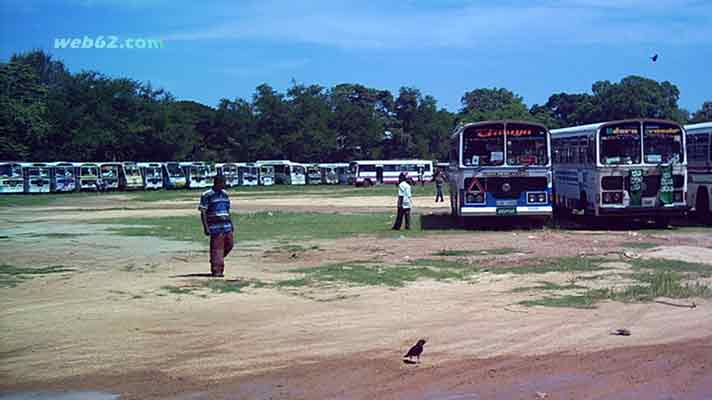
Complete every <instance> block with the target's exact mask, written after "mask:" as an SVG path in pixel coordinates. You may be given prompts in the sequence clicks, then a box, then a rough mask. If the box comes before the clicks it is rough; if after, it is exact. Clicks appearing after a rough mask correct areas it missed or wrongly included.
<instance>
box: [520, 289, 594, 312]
mask: <svg viewBox="0 0 712 400" xmlns="http://www.w3.org/2000/svg"><path fill="white" fill-rule="evenodd" d="M606 293H607V292H606V290H598V289H597V290H589V291H587V292H585V293H584V294H578V295H576V294H572V295H567V296H558V297H544V298H542V299H535V300H524V301H520V302H519V304H521V305H523V306H528V307H531V306H543V307H568V308H594V307H595V304H596V303H597V302H599V301H601V300H603V299H605V298H606Z"/></svg>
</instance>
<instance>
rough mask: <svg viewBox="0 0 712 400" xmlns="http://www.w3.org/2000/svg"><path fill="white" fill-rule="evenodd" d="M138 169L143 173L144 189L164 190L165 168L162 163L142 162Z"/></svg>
mask: <svg viewBox="0 0 712 400" xmlns="http://www.w3.org/2000/svg"><path fill="white" fill-rule="evenodd" d="M138 168H139V170H140V171H141V177H142V178H143V188H144V189H148V190H150V189H161V188H163V168H162V166H161V163H158V162H141V163H138Z"/></svg>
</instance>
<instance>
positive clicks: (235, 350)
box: [0, 196, 712, 399]
mask: <svg viewBox="0 0 712 400" xmlns="http://www.w3.org/2000/svg"><path fill="white" fill-rule="evenodd" d="M103 198H104V199H107V201H109V202H111V201H112V200H111V197H110V196H105V197H103ZM424 200H425V199H424ZM122 201H123V200H122ZM92 202H94V203H93V204H92V205H91V208H92V209H93V210H88V209H84V210H82V211H73V210H68V209H61V210H60V209H57V210H53V209H52V207H43V208H41V207H38V208H37V209H36V210H33V209H30V208H27V209H16V208H15V209H12V210H0V226H1V227H2V229H3V235H5V236H8V237H9V239H7V240H1V241H0V258H2V260H3V261H2V263H6V264H9V265H31V266H46V265H52V264H62V265H70V266H71V267H72V271H70V272H62V273H57V274H51V275H44V276H40V277H36V278H34V279H28V280H26V281H22V282H20V283H18V284H17V285H16V286H14V287H4V288H0V297H1V298H2V302H3V307H2V309H1V310H0V326H2V332H3V333H2V341H1V343H0V360H1V362H0V392H17V391H23V390H38V389H41V390H77V389H93V390H100V391H106V392H113V393H119V394H121V395H122V396H123V398H137V399H138V398H141V399H143V398H157V399H163V398H166V399H167V398H182V399H202V398H239V399H242V398H247V399H250V398H254V399H268V398H274V399H287V398H290V399H292V398H309V399H312V398H314V399H321V398H354V399H371V398H385V399H389V398H426V399H509V398H522V399H532V398H533V399H536V398H537V397H536V396H537V394H536V393H537V392H540V393H545V394H546V395H547V397H546V398H548V399H569V398H572V399H574V398H575V399H589V398H590V399H627V398H654V399H657V398H660V399H663V398H675V399H703V398H705V395H708V394H710V393H712V365H711V364H710V362H712V353H711V348H710V332H712V313H710V312H709V309H710V307H712V302H710V301H709V300H706V299H702V298H697V299H683V300H680V299H675V300H673V299H661V300H667V301H663V302H659V303H655V302H646V303H620V302H611V301H605V302H602V303H600V304H598V305H597V307H596V308H593V309H574V308H551V307H524V306H522V305H519V304H518V303H519V302H520V301H522V300H527V299H532V298H536V297H540V296H541V293H539V292H537V291H528V290H519V289H521V288H526V287H530V286H536V285H540V284H541V281H546V282H549V283H551V284H560V285H566V284H567V282H569V281H571V282H573V281H576V282H581V281H583V280H584V279H585V280H590V282H594V283H592V284H595V285H602V286H604V285H613V284H616V282H620V281H625V280H626V279H630V277H629V276H628V273H629V271H628V269H627V268H628V267H626V266H625V265H623V266H620V265H619V264H621V263H620V262H618V261H616V262H613V261H611V263H610V265H609V266H608V268H607V269H605V270H601V271H600V272H585V273H584V272H581V273H579V274H577V275H575V276H574V275H572V274H571V273H562V272H547V273H545V274H511V273H496V272H497V271H496V269H497V268H501V267H511V266H517V265H524V264H526V263H527V262H528V261H529V260H532V259H538V258H543V257H561V256H575V257H579V256H581V257H592V256H596V257H604V258H605V257H617V258H616V260H617V259H619V258H620V257H622V256H621V254H623V253H625V252H629V253H630V252H634V253H635V254H634V256H635V257H643V258H645V257H664V258H671V259H683V260H688V261H689V260H694V261H696V262H703V263H708V264H710V268H712V259H710V258H709V253H710V251H711V250H710V249H712V235H709V231H704V230H702V231H686V230H682V231H675V230H671V231H667V232H666V231H651V232H647V233H646V232H620V231H616V232H607V231H595V232H589V231H582V230H578V231H550V230H536V231H514V232H509V231H496V232H472V234H461V233H455V234H451V235H450V234H438V235H435V236H431V235H426V236H422V237H409V238H397V237H396V238H382V237H361V238H360V239H359V241H358V242H355V241H354V240H353V239H352V238H341V239H333V240H331V239H330V240H313V241H308V242H305V243H302V246H303V247H304V248H305V249H310V248H315V249H316V250H307V251H301V252H299V253H298V254H296V253H290V252H280V251H274V248H275V247H277V246H278V244H277V243H274V242H270V241H258V242H250V243H247V244H244V245H243V244H238V248H237V249H236V252H235V253H234V254H233V255H231V257H230V264H229V265H228V271H227V278H226V279H227V280H228V282H249V281H252V280H259V281H262V282H268V283H269V282H279V281H280V280H281V279H284V277H289V276H292V275H294V274H293V273H290V272H288V271H289V270H291V269H293V268H296V267H302V268H312V267H318V266H320V265H324V264H326V263H338V262H354V261H357V260H363V259H364V258H369V259H374V260H377V261H378V262H379V263H383V264H388V265H392V264H397V263H407V262H409V260H419V259H425V258H433V257H434V256H433V254H434V253H436V252H438V251H443V250H460V251H467V252H468V253H467V254H468V255H466V256H463V257H461V259H462V261H463V262H472V263H476V264H477V265H479V266H480V267H481V269H480V272H479V273H477V274H476V275H475V276H474V277H473V278H472V279H468V280H465V281H435V280H418V281H416V282H413V283H409V284H407V285H405V286H404V287H384V286H328V287H321V288H320V287H316V288H314V287H307V288H302V289H299V290H293V289H289V288H287V289H285V288H280V287H276V286H275V287H270V286H267V287H249V288H245V289H243V290H242V291H241V292H239V293H232V292H215V291H211V290H208V289H206V290H202V291H195V292H191V291H188V290H187V289H185V288H186V287H189V286H190V285H201V284H203V283H205V282H207V281H209V278H205V277H203V276H201V275H200V274H202V273H204V272H205V271H206V269H207V267H206V265H205V262H206V257H207V256H206V253H205V251H206V249H205V248H204V247H203V246H201V245H199V244H191V243H185V242H172V241H167V240H162V239H158V238H148V239H147V238H137V237H124V236H117V235H113V234H111V233H109V232H106V231H103V230H102V227H101V226H98V227H97V226H95V225H90V224H85V223H83V221H86V220H87V219H96V218H98V216H99V215H100V216H101V218H114V217H121V218H123V217H126V216H141V215H152V216H155V212H156V210H157V209H160V210H162V211H161V212H162V213H163V214H161V215H183V214H181V213H187V212H193V213H194V212H195V211H194V209H193V208H194V207H193V204H192V203H191V204H190V206H189V205H188V204H187V203H186V205H185V206H183V205H179V206H176V207H173V208H168V209H166V208H163V205H162V204H161V203H158V204H157V203H155V202H154V203H143V204H136V203H131V207H130V208H128V209H122V210H115V209H114V210H111V209H109V210H105V211H100V210H103V209H106V208H111V207H105V206H106V204H103V203H102V202H101V201H100V200H94V199H93V198H92ZM285 204H286V205H285ZM59 206H60V207H72V206H73V205H71V204H65V205H59ZM386 206H387V204H386V203H384V201H383V200H382V199H380V198H378V197H374V198H365V197H364V198H356V199H351V200H349V205H348V207H347V206H346V205H343V204H331V203H328V204H326V205H322V204H318V205H315V204H313V201H312V200H311V199H302V200H299V198H298V197H295V198H291V199H289V200H284V199H263V200H260V199H252V200H251V201H250V207H254V209H262V208H264V209H271V210H279V209H289V210H293V209H294V207H304V208H305V209H310V210H312V211H313V210H317V209H319V210H328V209H331V210H337V211H343V209H344V208H342V207H345V208H347V209H349V208H350V207H357V208H360V209H362V210H363V209H370V208H378V207H386ZM82 207H87V205H83V206H82ZM5 232H8V233H7V234H5ZM51 234H56V236H52V235H51ZM61 234H64V235H61ZM41 235H45V236H44V237H43V239H42V241H41V242H39V241H38V238H39V237H40V236H41ZM631 242H640V243H645V244H646V245H647V246H645V247H646V248H645V249H643V248H639V249H635V250H631V249H629V248H627V247H626V246H627V244H629V243H631ZM38 243H41V246H40V247H38ZM497 249H500V250H501V249H508V250H507V251H506V252H502V251H500V252H499V253H498V252H496V251H493V250H497ZM616 263H618V264H616ZM623 264H625V263H623ZM691 301H695V303H696V307H695V308H684V307H675V306H674V304H681V305H685V304H689V303H690V302H691ZM670 304H673V305H670ZM617 328H627V329H629V330H631V332H632V335H631V336H628V337H622V336H614V335H610V334H609V333H610V332H611V331H612V330H615V329H617ZM421 337H425V338H427V339H428V344H426V351H425V353H424V357H423V360H422V362H421V363H420V364H404V363H402V361H401V356H402V354H403V353H404V352H405V351H406V350H407V348H408V347H409V346H410V345H412V344H413V343H414V342H415V341H416V340H417V339H418V338H421ZM666 396H667V397H666Z"/></svg>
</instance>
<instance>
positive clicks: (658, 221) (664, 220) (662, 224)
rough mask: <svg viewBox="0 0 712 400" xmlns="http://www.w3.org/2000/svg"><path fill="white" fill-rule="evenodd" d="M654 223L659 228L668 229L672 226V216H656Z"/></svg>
mask: <svg viewBox="0 0 712 400" xmlns="http://www.w3.org/2000/svg"><path fill="white" fill-rule="evenodd" d="M653 223H654V225H655V227H656V228H658V229H667V228H668V227H669V226H670V217H655V218H654V219H653Z"/></svg>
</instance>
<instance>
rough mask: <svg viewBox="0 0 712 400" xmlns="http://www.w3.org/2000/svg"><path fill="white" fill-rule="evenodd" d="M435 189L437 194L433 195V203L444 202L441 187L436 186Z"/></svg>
mask: <svg viewBox="0 0 712 400" xmlns="http://www.w3.org/2000/svg"><path fill="white" fill-rule="evenodd" d="M435 189H437V193H435V202H436V203H437V202H438V199H440V202H441V203H442V202H444V201H445V200H444V199H443V187H442V186H436V187H435Z"/></svg>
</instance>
